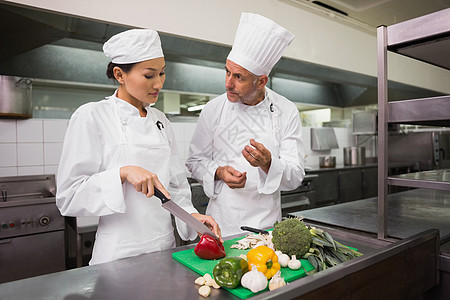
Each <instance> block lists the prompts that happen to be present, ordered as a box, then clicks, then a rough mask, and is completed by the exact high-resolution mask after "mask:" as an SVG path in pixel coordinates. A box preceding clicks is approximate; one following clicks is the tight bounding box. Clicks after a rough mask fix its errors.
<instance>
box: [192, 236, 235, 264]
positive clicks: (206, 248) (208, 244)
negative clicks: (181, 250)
mask: <svg viewBox="0 0 450 300" xmlns="http://www.w3.org/2000/svg"><path fill="white" fill-rule="evenodd" d="M194 253H195V254H196V255H197V256H198V257H200V258H202V259H219V258H223V257H225V256H226V255H227V254H226V253H225V248H224V247H223V244H222V243H221V242H220V241H219V240H218V239H217V238H216V237H212V236H210V235H208V234H204V235H202V237H201V238H200V242H198V244H197V246H195V249H194Z"/></svg>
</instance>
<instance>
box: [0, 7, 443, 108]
mask: <svg viewBox="0 0 450 300" xmlns="http://www.w3.org/2000/svg"><path fill="white" fill-rule="evenodd" d="M126 29H128V28H125V27H121V26H117V25H112V24H106V23H101V22H96V21H92V20H85V19H82V18H77V17H73V16H64V15H57V14H54V13H49V12H45V11H35V10H31V9H28V8H24V7H16V6H11V5H7V4H4V3H1V4H0V34H1V36H2V43H3V44H5V45H8V47H2V48H1V49H0V75H9V76H19V77H27V78H36V79H44V80H62V81H76V82H86V83H90V84H92V83H93V84H101V85H104V84H109V85H113V83H112V82H111V81H108V80H107V79H106V77H105V76H104V70H105V68H106V64H105V62H106V60H105V57H104V55H103V53H102V50H101V48H102V44H103V43H104V42H105V41H106V40H107V39H108V38H110V37H111V36H112V35H114V34H116V33H118V32H121V31H123V30H126ZM160 36H161V42H162V46H163V49H164V53H165V57H166V61H167V62H168V71H169V72H168V74H170V76H168V77H167V80H166V83H165V88H166V89H168V90H173V91H180V92H189V93H200V94H201V93H204V94H222V93H223V92H224V91H225V89H224V76H225V74H224V71H223V70H224V66H225V61H226V57H227V55H228V53H229V51H230V50H231V47H229V46H226V45H218V44H213V43H208V42H205V41H199V40H192V39H188V38H183V37H178V36H173V35H167V34H164V33H160ZM64 49H66V50H65V51H68V54H64V53H62V50H64ZM71 58H72V60H71V61H70V59H71ZM106 63H107V62H106ZM186 72H189V73H186ZM186 74H189V76H186ZM268 86H269V87H270V88H272V89H273V90H274V91H276V92H278V93H280V94H282V95H284V96H286V97H287V98H288V99H290V100H292V101H293V102H298V103H304V104H308V105H311V106H316V107H319V106H328V107H350V106H363V105H370V104H376V100H377V93H376V91H377V89H376V87H377V81H376V78H375V77H371V76H367V75H362V74H357V73H353V72H349V71H345V70H340V69H334V68H330V67H327V66H321V65H316V64H312V63H309V62H305V61H298V60H292V59H288V58H282V59H281V60H280V61H279V62H278V63H277V64H276V65H275V67H274V68H273V70H272V72H271V74H270V80H269V83H268ZM389 95H392V99H391V100H400V99H405V98H411V96H412V95H414V97H415V98H417V97H429V96H439V95H440V94H439V93H436V92H433V91H430V90H425V89H422V88H416V87H412V86H408V85H404V84H399V83H394V82H389Z"/></svg>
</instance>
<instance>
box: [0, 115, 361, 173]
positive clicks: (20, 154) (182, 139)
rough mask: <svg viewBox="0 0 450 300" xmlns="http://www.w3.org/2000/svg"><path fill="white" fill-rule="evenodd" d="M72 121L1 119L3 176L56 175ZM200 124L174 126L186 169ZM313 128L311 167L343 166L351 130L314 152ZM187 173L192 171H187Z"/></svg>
mask: <svg viewBox="0 0 450 300" xmlns="http://www.w3.org/2000/svg"><path fill="white" fill-rule="evenodd" d="M67 125H68V120H53V119H28V120H6V119H4V120H0V176H18V175H37V174H56V171H57V168H58V163H59V159H60V157H61V150H62V145H63V141H64V135H65V132H66V129H67ZM196 125H197V124H196V123H172V127H173V130H174V133H175V140H176V143H177V145H178V151H179V156H180V163H181V164H182V165H183V166H184V165H185V162H186V159H187V157H188V154H189V143H190V141H191V138H192V135H193V134H194V130H195V126H196ZM310 130H311V128H310V127H304V128H303V141H304V146H305V154H306V155H307V156H306V163H305V165H306V166H307V167H311V168H317V167H318V166H319V156H321V155H334V156H336V163H337V164H343V148H344V147H347V146H354V138H353V136H352V134H351V129H348V128H334V130H335V133H336V137H337V140H338V143H339V149H333V150H330V151H312V150H311V149H310V147H311V137H310ZM186 173H187V174H188V173H189V172H188V171H187V169H186Z"/></svg>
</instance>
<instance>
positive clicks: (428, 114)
mask: <svg viewBox="0 0 450 300" xmlns="http://www.w3.org/2000/svg"><path fill="white" fill-rule="evenodd" d="M449 57H450V55H449ZM388 112H389V113H388V116H389V119H388V122H389V123H399V124H414V125H427V126H444V127H446V126H450V115H449V112H450V96H442V97H432V98H423V99H413V100H403V101H394V102H389V103H388Z"/></svg>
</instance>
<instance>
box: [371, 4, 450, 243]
mask: <svg viewBox="0 0 450 300" xmlns="http://www.w3.org/2000/svg"><path fill="white" fill-rule="evenodd" d="M388 52H394V53H397V54H399V55H403V56H407V57H410V58H413V59H415V60H419V61H422V62H425V63H429V64H432V65H435V66H438V67H442V68H444V69H447V70H450V55H449V53H450V8H447V9H444V10H441V11H438V12H436V13H432V14H429V15H426V16H422V17H419V18H415V19H412V20H408V21H405V22H401V23H398V24H394V25H391V26H389V27H386V26H379V27H378V28H377V53H378V59H377V76H378V227H377V230H378V238H379V239H385V238H386V237H387V226H388V222H387V216H388V201H387V198H388V186H389V185H395V186H403V187H411V188H425V189H432V190H443V191H450V170H438V171H427V172H419V173H409V174H404V175H399V176H392V177H388V168H389V163H388V125H389V124H413V125H426V126H441V127H450V115H449V111H450V96H448V95H446V96H439V97H431V98H423V99H410V100H402V101H392V102H388V71H387V70H388V63H387V61H388V59H387V56H388ZM449 78H450V73H449ZM407 150H409V149H407Z"/></svg>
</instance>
